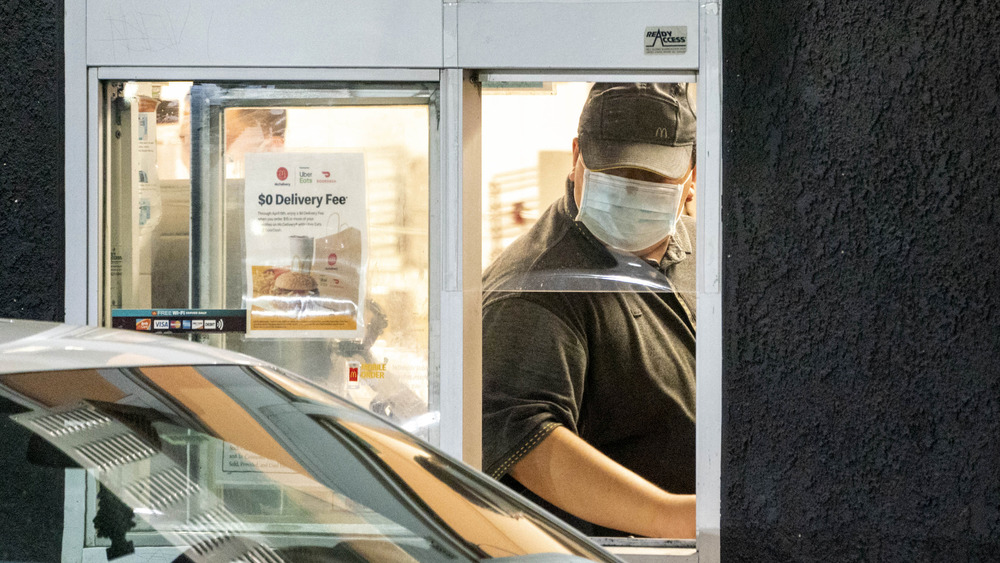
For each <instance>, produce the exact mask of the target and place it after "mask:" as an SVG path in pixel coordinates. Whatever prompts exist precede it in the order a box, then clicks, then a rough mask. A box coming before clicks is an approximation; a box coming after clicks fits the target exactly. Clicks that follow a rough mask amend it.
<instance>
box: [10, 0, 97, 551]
mask: <svg viewBox="0 0 1000 563" xmlns="http://www.w3.org/2000/svg"><path fill="white" fill-rule="evenodd" d="M64 83H65V82H64V79H63V2H62V0H30V1H29V0H9V1H8V0H4V1H0V317H14V318H22V319H45V320H62V319H63V316H64V311H63V293H64V290H63V284H64V280H63V278H64V276H65V274H64V268H63V262H64V256H63V248H64V244H63V237H64V236H65V235H64V233H63V225H64V218H63V215H64V214H65V205H64V204H63V162H64V159H63V134H64V133H63V132H64V126H63V116H64V113H65V112H64V109H63V107H64V102H63V99H64V97H63V87H64ZM82 173H85V171H81V174H82ZM8 414H9V413H8V412H7V410H6V409H5V408H4V407H3V404H0V436H2V443H0V473H2V477H0V479H2V484H0V488H2V492H0V526H2V528H0V560H3V561H58V560H59V558H60V554H61V553H62V544H61V542H62V523H63V502H64V496H63V471H62V470H60V469H40V468H38V467H34V466H32V465H30V464H28V463H27V461H25V453H26V452H27V443H28V435H27V433H25V432H24V431H23V429H21V428H19V427H18V425H17V424H14V423H13V422H11V421H10V420H8Z"/></svg>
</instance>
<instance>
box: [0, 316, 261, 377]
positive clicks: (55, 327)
mask: <svg viewBox="0 0 1000 563" xmlns="http://www.w3.org/2000/svg"><path fill="white" fill-rule="evenodd" d="M262 363H263V362H261V361H260V360H257V359H255V358H252V357H250V356H245V355H243V354H237V353H235V352H229V351H226V350H221V349H218V348H213V347H211V346H207V345H204V344H196V343H193V342H187V341H185V340H180V339H177V338H169V337H166V336H158V335H154V334H146V333H142V332H135V331H128V330H120V329H108V328H98V327H92V326H74V325H69V324H63V323H54V322H45V321H28V320H16V319H0V373H22V372H32V371H52V370H68V369H98V368H121V367H142V366H168V365H206V364H239V365H258V364H262Z"/></svg>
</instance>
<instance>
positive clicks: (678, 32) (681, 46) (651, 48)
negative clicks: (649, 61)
mask: <svg viewBox="0 0 1000 563" xmlns="http://www.w3.org/2000/svg"><path fill="white" fill-rule="evenodd" d="M687 43H688V32H687V26H686V25H676V26H656V27H647V28H646V42H645V46H646V54H647V55H681V54H684V53H686V52H687Z"/></svg>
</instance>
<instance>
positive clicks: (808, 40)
mask: <svg viewBox="0 0 1000 563" xmlns="http://www.w3.org/2000/svg"><path fill="white" fill-rule="evenodd" d="M724 8H725V11H724V16H723V27H724V53H725V61H724V81H725V82H724V104H723V105H724V131H725V148H724V162H725V163H724V170H725V180H724V181H725V185H724V196H723V219H724V224H725V227H724V244H725V256H726V260H725V278H724V279H725V290H724V291H725V294H724V303H725V313H724V315H725V316H724V319H725V320H724V323H725V324H724V327H725V329H724V330H725V335H724V350H725V352H724V366H725V367H724V401H725V405H724V422H723V424H724V437H723V488H722V495H723V506H722V552H723V561H727V562H729V561H970V560H971V561H977V560H986V561H998V560H1000V445H998V443H1000V368H998V367H997V358H998V357H1000V279H998V272H1000V266H998V265H1000V250H998V249H1000V233H998V225H1000V215H998V199H1000V191H998V189H997V187H998V183H1000V182H998V179H1000V114H998V111H997V103H998V102H997V98H998V92H1000V83H998V78H997V77H998V74H1000V47H998V46H1000V26H998V25H997V22H998V21H1000V11H998V4H997V3H996V2H987V1H955V0H926V1H905V2H858V1H856V0H826V1H823V0H811V1H802V2H786V1H771V2H748V1H740V0H733V1H731V2H729V1H727V2H725V3H724Z"/></svg>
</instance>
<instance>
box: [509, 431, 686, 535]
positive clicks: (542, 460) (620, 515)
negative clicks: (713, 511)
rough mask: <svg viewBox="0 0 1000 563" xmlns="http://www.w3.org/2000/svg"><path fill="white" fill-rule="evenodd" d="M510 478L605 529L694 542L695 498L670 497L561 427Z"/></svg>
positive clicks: (515, 468)
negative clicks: (685, 539)
mask: <svg viewBox="0 0 1000 563" xmlns="http://www.w3.org/2000/svg"><path fill="white" fill-rule="evenodd" d="M510 474H511V475H512V476H513V477H514V478H515V479H517V480H518V481H519V482H520V483H521V484H523V485H524V486H525V487H527V488H529V489H531V490H532V491H533V492H534V493H535V494H537V495H538V496H540V497H542V498H543V499H545V500H547V501H548V502H551V503H552V504H554V505H556V506H558V507H559V508H561V509H563V510H565V511H566V512H569V513H570V514H573V515H574V516H577V517H578V518H583V519H584V520H587V521H588V522H593V523H594V524H598V525H600V526H605V527H608V528H614V529H616V530H621V531H623V532H627V533H630V534H636V535H641V536H649V537H659V538H692V539H693V538H694V537H695V512H694V510H695V509H694V507H695V496H694V495H677V494H672V493H668V492H666V491H664V490H662V489H660V488H659V487H657V486H655V485H653V484H652V483H650V482H649V481H646V480H645V479H643V478H642V477H640V476H638V475H636V474H635V473H633V472H632V471H630V470H628V469H626V468H625V467H623V466H622V465H620V464H618V463H617V462H615V461H614V460H612V459H611V458H609V457H608V456H606V455H604V454H602V453H601V452H600V451H598V450H597V449H596V448H594V447H593V446H591V445H590V444H588V443H587V442H585V441H584V440H583V439H582V438H580V437H579V436H577V435H576V434H574V433H572V432H570V431H569V430H567V429H566V428H565V427H563V426H560V427H558V428H556V429H555V430H554V431H552V433H551V434H549V435H548V437H546V438H545V439H544V440H542V442H541V443H540V444H538V446H536V447H535V448H534V449H533V450H531V451H530V452H528V455H526V456H524V457H523V458H522V459H521V460H520V461H519V462H518V463H517V464H515V465H514V467H513V468H512V469H511V471H510Z"/></svg>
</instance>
